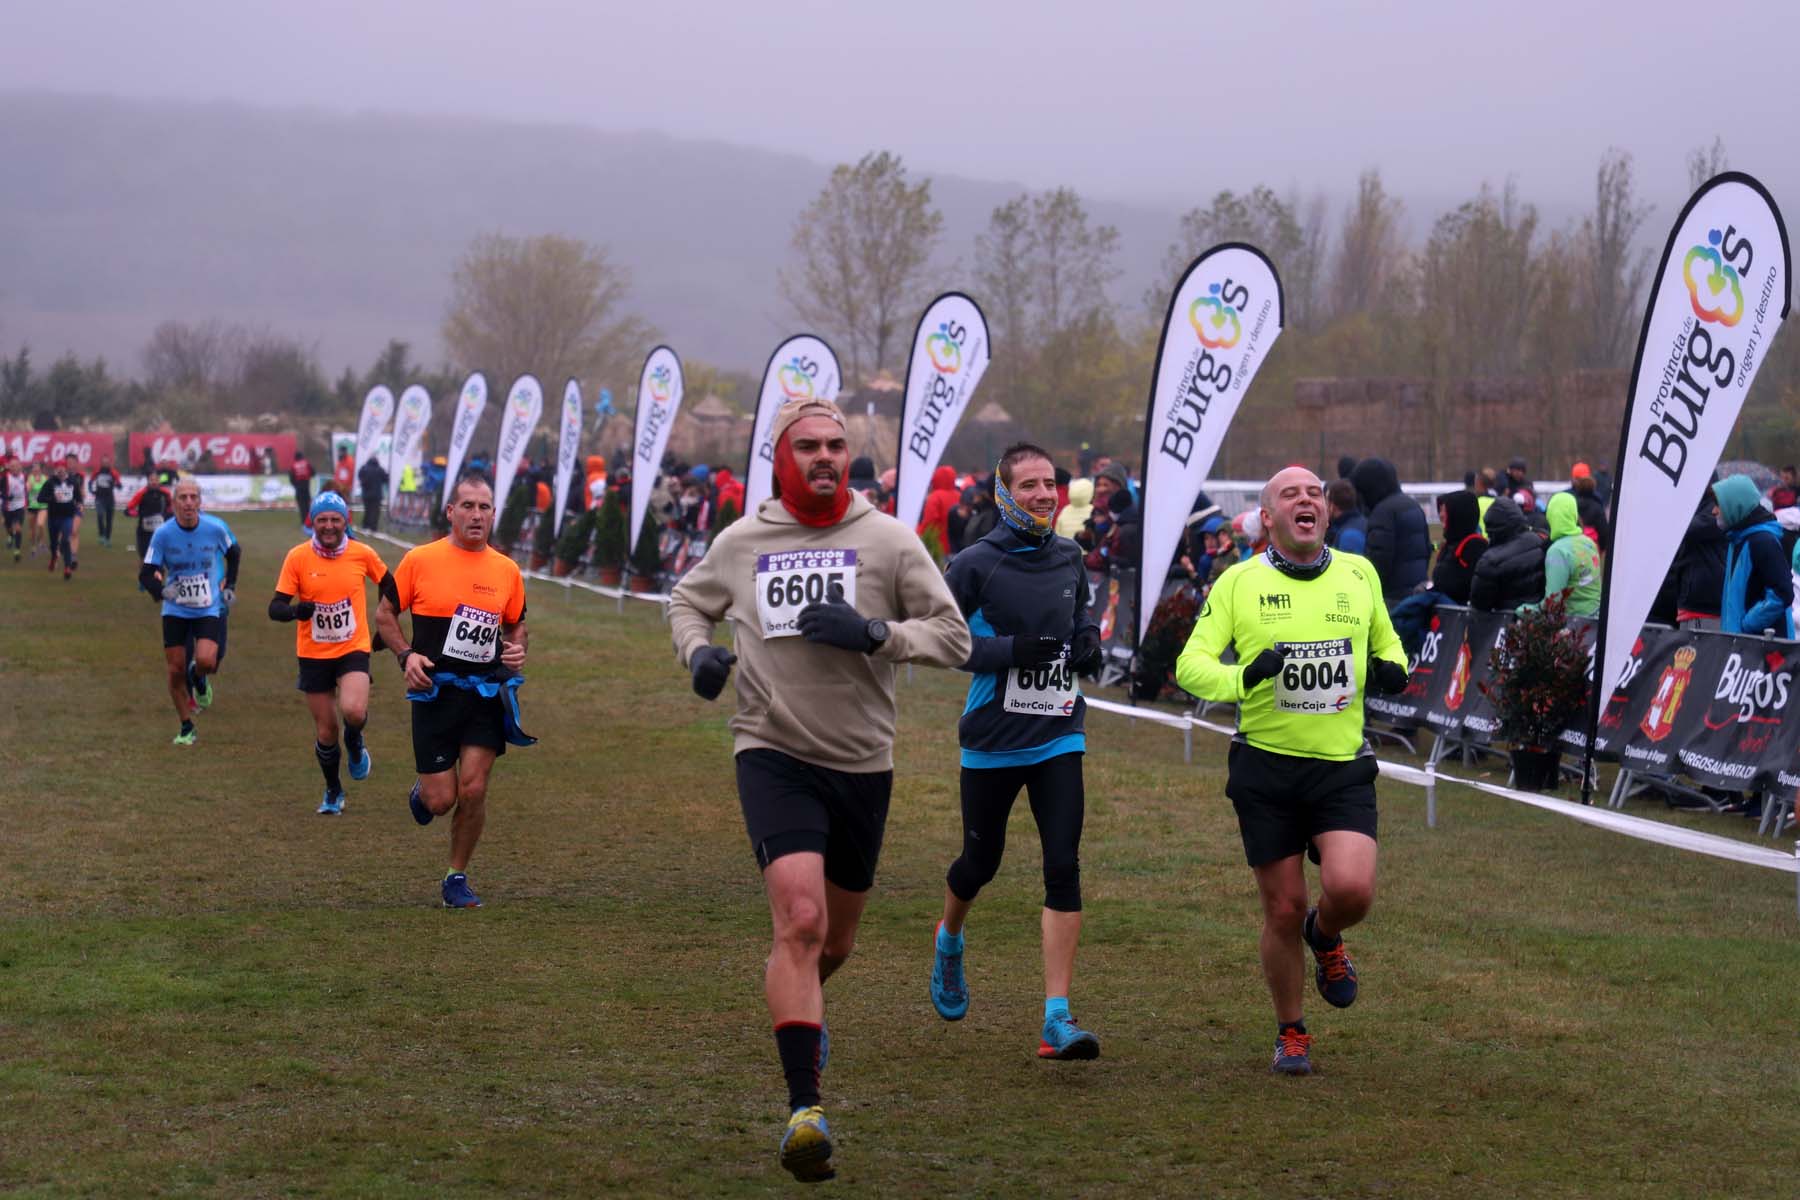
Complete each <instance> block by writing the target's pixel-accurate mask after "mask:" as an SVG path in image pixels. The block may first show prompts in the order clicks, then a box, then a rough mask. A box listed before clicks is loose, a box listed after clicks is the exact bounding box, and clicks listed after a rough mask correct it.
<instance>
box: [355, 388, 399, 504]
mask: <svg viewBox="0 0 1800 1200" xmlns="http://www.w3.org/2000/svg"><path fill="white" fill-rule="evenodd" d="M393 419H394V393H392V392H390V391H388V390H387V388H385V387H383V386H382V385H380V384H376V385H375V386H374V387H372V388H370V389H369V394H368V395H367V396H365V397H363V407H362V419H361V420H360V421H358V422H357V423H356V473H357V475H358V476H359V477H360V476H361V474H362V468H363V464H364V463H366V462H368V461H369V460H370V459H371V458H373V457H374V456H375V452H376V451H377V450H378V449H380V445H379V443H380V441H381V435H382V434H384V433H386V432H387V431H388V423H389V422H391V421H392V420H393ZM383 465H384V466H385V465H386V464H383ZM358 486H359V487H360V479H359V483H358Z"/></svg>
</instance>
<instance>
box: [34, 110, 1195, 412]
mask: <svg viewBox="0 0 1800 1200" xmlns="http://www.w3.org/2000/svg"><path fill="white" fill-rule="evenodd" d="M876 148H878V147H871V149H876ZM829 170H830V164H828V163H824V162H817V161H813V160H810V159H807V158H805V157H802V156H800V155H793V154H779V153H774V152H770V151H766V150H758V149H749V148H745V147H741V146H733V145H726V144H723V143H717V142H704V141H691V140H680V139H676V138H671V137H666V136H663V135H660V134H654V133H634V134H620V133H608V132H603V131H600V130H596V129H589V128H581V127H575V126H566V125H527V124H508V123H501V122H495V121H481V120H470V119H450V118H430V117H412V116H396V115H388V114H379V113H369V114H355V115H339V114H330V113H323V112H317V111H291V110H271V109H260V108H250V107H244V106H239V105H227V104H190V103H177V102H146V101H136V100H133V101H126V100H119V99H109V98H96V97H77V96H65V95H52V94H45V93H17V92H13V93H0V350H4V351H7V352H10V351H11V349H12V348H14V347H16V346H17V345H19V344H20V343H22V342H29V343H30V344H31V345H32V346H33V348H34V352H35V355H36V357H37V358H38V360H39V361H40V362H42V361H47V360H48V359H49V358H51V357H54V356H55V355H57V354H59V353H61V352H62V351H63V350H65V349H73V350H75V351H76V352H78V353H80V354H81V355H83V356H88V355H93V354H103V355H105V356H106V357H107V358H108V359H109V360H111V361H113V362H114V363H115V364H117V366H118V367H119V368H120V372H121V373H123V374H126V375H133V374H136V373H138V371H139V353H140V351H141V349H142V347H143V344H144V342H145V340H146V339H147V338H148V336H149V334H150V331H151V329H152V328H154V326H155V325H156V323H157V322H159V321H162V320H165V319H169V318H177V319H188V320H203V319H206V318H210V317H219V318H223V319H226V320H231V321H239V322H244V323H247V324H252V325H267V326H268V327H270V328H272V329H273V330H275V331H277V332H280V333H284V334H288V335H291V336H296V337H299V338H302V339H304V340H307V341H316V342H317V343H318V347H319V351H320V359H321V365H322V366H323V367H324V369H325V371H326V373H327V374H328V375H335V374H336V373H337V372H338V371H339V370H341V369H342V368H343V367H344V366H346V365H353V366H355V367H357V368H358V369H360V368H362V367H364V366H366V365H367V364H368V363H369V362H370V361H371V360H372V359H373V357H374V355H375V353H376V352H377V351H378V350H379V348H380V347H381V346H382V344H383V343H384V342H385V341H386V340H387V339H388V338H389V337H400V338H404V339H406V340H408V341H410V342H412V343H413V344H414V347H415V352H416V354H417V355H418V357H420V358H422V359H423V360H425V361H427V362H434V361H437V360H439V359H440V358H441V357H442V355H443V349H442V346H441V343H440V342H439V339H438V327H439V323H440V320H441V318H442V315H443V309H444V303H445V298H446V295H447V290H448V285H449V276H450V269H451V265H452V263H453V262H454V260H455V259H456V257H457V256H458V255H459V254H460V253H461V252H462V251H463V249H464V248H465V247H466V246H467V244H468V242H469V240H470V238H472V237H473V236H475V235H476V234H479V233H483V232H490V231H496V230H498V231H503V232H506V233H510V234H536V233H551V232H554V233H565V234H570V235H573V236H576V237H580V238H584V239H587V240H589V241H593V242H597V243H601V244H604V245H606V246H608V247H609V248H610V250H611V252H612V253H613V255H614V256H615V257H616V258H617V259H618V260H619V261H620V262H622V263H624V264H625V265H627V266H628V267H630V268H631V270H632V273H633V288H632V293H631V304H632V307H633V308H634V309H635V310H636V311H637V312H638V313H640V315H642V316H643V317H645V318H647V319H648V320H650V321H652V322H653V323H655V324H656V325H657V326H658V327H659V328H660V329H661V330H662V332H663V333H664V334H665V335H666V336H667V337H668V338H669V339H670V340H671V342H672V343H673V344H674V345H675V346H676V348H677V349H678V350H680V351H681V352H682V353H683V354H684V355H686V356H689V357H691V358H694V359H698V360H702V361H705V362H709V363H713V364H716V365H719V366H722V367H728V368H738V369H743V370H746V371H750V372H756V371H760V370H761V368H762V364H763V361H764V359H765V358H766V357H767V354H768V352H769V350H770V349H771V348H772V347H773V345H774V343H775V342H776V340H777V339H778V338H779V337H780V336H781V335H782V334H784V333H786V332H790V327H791V325H792V320H791V318H790V317H789V316H788V314H787V312H786V306H785V305H784V303H783V302H782V300H781V298H780V295H779V293H778V292H777V290H776V272H777V270H778V269H779V268H780V267H781V266H782V264H783V263H784V262H786V260H787V249H788V237H789V233H790V230H791V228H792V223H793V220H794V217H795V215H796V214H797V213H798V212H799V211H800V209H801V208H802V207H803V206H804V205H805V204H806V203H807V202H808V201H809V200H810V199H811V198H812V196H813V195H814V194H815V193H816V192H817V191H818V189H819V187H820V186H821V185H822V183H823V182H824V180H825V178H826V176H827V174H828V173H829ZM917 170H918V169H917V167H916V166H915V172H917ZM1020 190H1021V189H1020V188H1019V187H1018V186H1016V185H1010V184H1006V183H1002V182H993V181H981V180H970V179H959V178H953V177H946V176H936V177H934V179H933V198H934V199H935V200H936V202H937V203H938V205H939V207H940V208H941V209H942V211H943V213H944V216H945V224H946V236H945V239H944V255H943V258H944V262H943V264H942V269H941V271H940V278H941V282H942V285H943V286H944V287H953V286H960V287H968V286H969V277H968V271H969V268H970V267H971V266H972V261H973V254H974V237H975V234H976V233H977V232H978V231H979V230H980V229H981V228H982V226H983V225H984V224H985V223H986V220H987V216H988V213H989V212H990V211H991V210H992V209H993V207H994V206H995V205H996V204H999V203H1001V202H1003V201H1004V200H1006V199H1007V198H1009V197H1011V196H1013V195H1015V194H1017V193H1018V192H1019V191H1020ZM1198 199H1200V198H1199V197H1196V200H1198ZM1089 208H1090V212H1091V213H1092V215H1093V216H1094V218H1095V219H1096V220H1098V221H1101V222H1105V223H1110V224H1113V225H1116V226H1117V227H1118V228H1119V230H1120V234H1121V242H1122V246H1123V254H1122V258H1121V263H1120V265H1121V266H1122V267H1123V268H1124V275H1123V278H1121V279H1120V280H1119V282H1118V284H1117V289H1118V296H1117V298H1118V299H1120V300H1121V301H1122V302H1124V303H1126V304H1129V305H1132V306H1135V305H1136V304H1137V303H1138V299H1139V297H1140V296H1141V295H1142V294H1143V291H1144V289H1145V288H1146V287H1147V286H1149V284H1150V282H1151V280H1152V279H1153V278H1154V276H1155V275H1156V273H1157V264H1158V263H1159V261H1160V259H1161V256H1162V253H1163V251H1164V248H1165V247H1166V246H1167V244H1168V242H1169V240H1170V239H1171V238H1172V237H1173V235H1174V231H1175V222H1176V217H1177V213H1176V212H1175V211H1174V210H1173V209H1170V210H1159V209H1156V208H1153V207H1132V206H1127V205H1121V204H1116V203H1106V202H1098V201H1093V200H1091V199H1090V203H1089ZM615 386H617V384H615Z"/></svg>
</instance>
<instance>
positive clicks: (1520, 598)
mask: <svg viewBox="0 0 1800 1200" xmlns="http://www.w3.org/2000/svg"><path fill="white" fill-rule="evenodd" d="M1487 531H1488V548H1487V550H1486V551H1485V552H1483V554H1482V556H1481V560H1480V561H1479V562H1477V563H1476V564H1475V578H1474V579H1473V580H1471V581H1470V584H1469V606H1470V607H1471V608H1476V609H1480V610H1481V611H1483V612H1506V613H1510V612H1516V611H1517V610H1519V609H1520V608H1522V607H1524V606H1525V605H1527V604H1537V603H1539V602H1540V601H1542V600H1543V598H1544V539H1543V538H1541V537H1539V536H1538V533H1537V531H1536V530H1535V529H1533V528H1532V527H1531V525H1530V523H1529V522H1527V521H1526V520H1525V513H1524V512H1523V510H1521V509H1520V508H1519V505H1518V503H1517V502H1516V501H1515V500H1513V499H1512V498H1511V497H1508V496H1502V497H1500V498H1499V499H1498V500H1495V501H1494V502H1493V503H1492V504H1491V505H1489V506H1488V511H1487Z"/></svg>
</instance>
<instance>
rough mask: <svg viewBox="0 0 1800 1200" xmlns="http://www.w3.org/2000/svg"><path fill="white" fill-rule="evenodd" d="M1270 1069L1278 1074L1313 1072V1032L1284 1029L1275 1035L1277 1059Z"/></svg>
mask: <svg viewBox="0 0 1800 1200" xmlns="http://www.w3.org/2000/svg"><path fill="white" fill-rule="evenodd" d="M1269 1070H1271V1071H1273V1072H1274V1073H1275V1074H1277V1075H1311V1074H1312V1034H1310V1033H1301V1032H1300V1031H1299V1030H1297V1029H1284V1030H1282V1031H1281V1032H1280V1033H1278V1034H1276V1035H1275V1061H1273V1062H1271V1063H1270V1064H1269Z"/></svg>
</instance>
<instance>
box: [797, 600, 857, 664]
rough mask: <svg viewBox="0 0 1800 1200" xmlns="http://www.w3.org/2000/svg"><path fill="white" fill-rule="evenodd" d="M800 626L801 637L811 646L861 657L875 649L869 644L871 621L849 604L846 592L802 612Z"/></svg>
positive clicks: (815, 602) (816, 603)
mask: <svg viewBox="0 0 1800 1200" xmlns="http://www.w3.org/2000/svg"><path fill="white" fill-rule="evenodd" d="M797 623H798V624H799V626H800V636H801V637H803V638H805V639H806V640H807V641H809V642H814V643H817V644H819V645H824V646H836V647H838V648H839V649H840V650H854V651H856V653H858V654H867V653H869V652H870V651H871V650H873V649H875V643H874V642H872V641H870V640H869V619H868V618H867V617H865V616H863V615H862V614H861V613H859V612H857V611H856V607H855V606H854V605H851V604H846V603H845V602H844V594H843V592H841V591H839V590H838V589H836V588H833V589H832V592H831V599H829V600H825V601H816V600H815V601H814V602H813V603H811V604H809V605H807V606H806V607H805V608H803V609H801V610H800V618H799V621H798V622H797Z"/></svg>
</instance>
